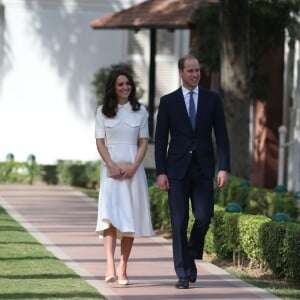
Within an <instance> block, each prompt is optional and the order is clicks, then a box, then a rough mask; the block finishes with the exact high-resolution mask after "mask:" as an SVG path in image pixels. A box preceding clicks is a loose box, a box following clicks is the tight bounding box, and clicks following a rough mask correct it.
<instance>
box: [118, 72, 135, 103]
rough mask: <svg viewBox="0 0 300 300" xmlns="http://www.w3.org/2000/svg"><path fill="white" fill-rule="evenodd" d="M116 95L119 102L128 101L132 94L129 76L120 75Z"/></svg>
mask: <svg viewBox="0 0 300 300" xmlns="http://www.w3.org/2000/svg"><path fill="white" fill-rule="evenodd" d="M115 89H116V95H117V98H118V101H119V102H124V101H127V100H128V97H129V95H130V93H131V85H130V83H129V80H128V78H127V76H125V75H119V76H118V77H117V80H116V84H115Z"/></svg>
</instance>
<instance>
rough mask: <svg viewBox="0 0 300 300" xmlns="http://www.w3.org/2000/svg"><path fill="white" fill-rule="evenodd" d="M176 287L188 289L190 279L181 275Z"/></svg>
mask: <svg viewBox="0 0 300 300" xmlns="http://www.w3.org/2000/svg"><path fill="white" fill-rule="evenodd" d="M175 287H176V289H188V288H189V280H188V279H187V278H185V277H179V279H178V281H177V282H176V284H175Z"/></svg>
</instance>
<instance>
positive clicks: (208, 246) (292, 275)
mask: <svg viewBox="0 0 300 300" xmlns="http://www.w3.org/2000/svg"><path fill="white" fill-rule="evenodd" d="M260 191H261V189H260ZM273 193H274V194H275V192H273ZM149 194H150V205H151V214H152V221H153V225H154V227H156V228H158V229H160V230H164V231H168V232H171V224H170V217H169V208H168V193H166V192H162V191H160V190H159V189H158V187H157V186H156V185H152V186H150V187H149ZM253 194H254V193H253ZM253 194H251V193H250V195H253ZM260 195H262V193H260ZM268 195H271V192H270V191H268ZM230 199H231V201H234V199H233V198H230ZM270 199H273V196H270ZM280 199H283V198H280ZM193 220H194V218H193V216H192V211H191V209H190V220H189V225H188V233H190V230H191V226H192V224H193ZM205 251H206V252H207V253H211V254H212V253H214V254H216V255H217V256H218V257H220V258H222V259H230V258H232V257H234V254H236V253H238V254H240V255H243V257H244V258H245V260H246V261H249V262H250V266H251V265H253V264H255V265H260V266H265V267H268V268H269V269H270V270H271V271H272V272H273V273H274V274H276V275H277V276H280V277H284V278H289V279H296V280H297V279H300V224H296V223H292V222H279V221H272V219H271V218H269V217H267V216H263V215H251V214H245V213H230V212H225V209H224V207H221V206H219V205H215V215H214V217H213V219H212V223H211V225H210V228H209V230H208V233H207V236H206V239H205Z"/></svg>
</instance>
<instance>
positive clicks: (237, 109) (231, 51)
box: [220, 0, 250, 178]
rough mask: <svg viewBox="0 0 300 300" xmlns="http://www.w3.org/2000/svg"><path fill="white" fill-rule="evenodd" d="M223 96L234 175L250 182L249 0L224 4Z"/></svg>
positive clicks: (221, 52) (221, 21) (222, 39)
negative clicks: (248, 179)
mask: <svg viewBox="0 0 300 300" xmlns="http://www.w3.org/2000/svg"><path fill="white" fill-rule="evenodd" d="M220 4H221V5H220V24H221V47H220V60H221V67H220V70H221V93H222V97H223V100H224V109H225V115H226V119H227V126H228V134H229V138H230V145H231V167H232V172H231V173H232V175H235V176H240V177H243V178H249V166H250V153H249V109H250V96H249V95H250V93H249V79H248V24H249V22H248V0H238V1H237V0H221V2H220Z"/></svg>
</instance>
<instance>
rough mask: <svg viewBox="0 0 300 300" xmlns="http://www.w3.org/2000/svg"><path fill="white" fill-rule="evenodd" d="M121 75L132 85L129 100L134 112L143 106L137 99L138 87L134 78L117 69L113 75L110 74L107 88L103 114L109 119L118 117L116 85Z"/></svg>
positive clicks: (112, 72)
mask: <svg viewBox="0 0 300 300" xmlns="http://www.w3.org/2000/svg"><path fill="white" fill-rule="evenodd" d="M120 75H124V76H126V77H127V78H128V81H129V84H130V85H131V92H130V95H129V97H128V100H129V102H130V104H131V107H132V110H133V111H137V110H139V109H140V107H141V104H140V103H139V102H138V100H137V98H136V85H135V82H134V81H133V78H132V76H131V75H130V74H129V73H128V72H127V71H125V70H122V69H116V70H113V71H111V73H110V74H109V76H108V79H107V82H106V86H105V93H104V99H103V107H102V113H103V114H104V115H105V116H106V117H108V118H113V117H114V116H115V115H116V113H117V110H118V98H117V95H116V88H115V85H116V81H117V78H118V77H119V76H120Z"/></svg>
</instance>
